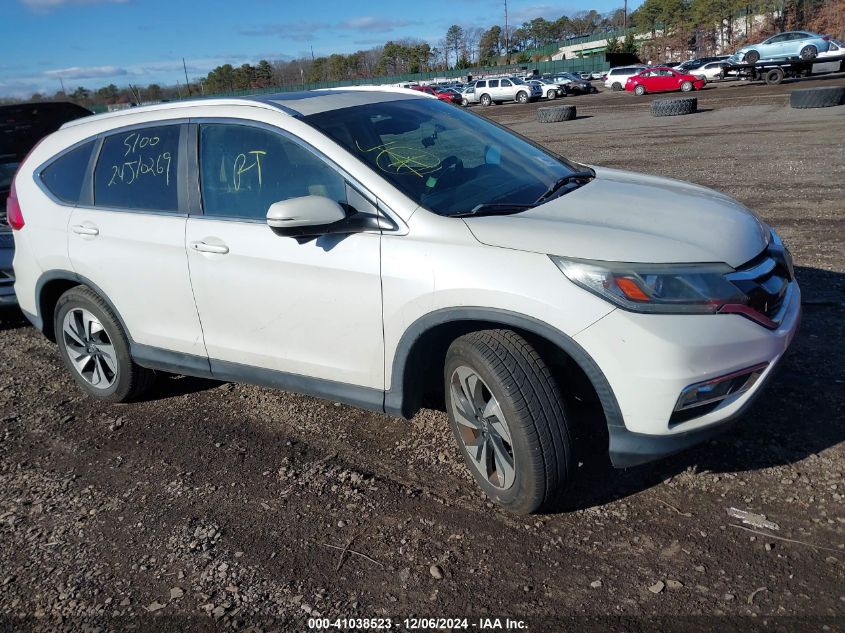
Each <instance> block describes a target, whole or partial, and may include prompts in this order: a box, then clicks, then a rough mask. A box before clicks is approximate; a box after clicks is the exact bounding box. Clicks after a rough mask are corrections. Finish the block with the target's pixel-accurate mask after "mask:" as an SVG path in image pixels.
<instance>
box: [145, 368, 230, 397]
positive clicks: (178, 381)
mask: <svg viewBox="0 0 845 633" xmlns="http://www.w3.org/2000/svg"><path fill="white" fill-rule="evenodd" d="M156 373H157V375H156V381H155V384H154V385H153V386H152V388H151V389H150V390H149V391H148V392H147V393H145V394H144V396H143V399H144V400H145V401H152V400H167V399H168V398H178V397H179V396H187V395H189V394H192V393H199V392H200V391H208V390H210V389H216V388H217V387H219V386H220V385H223V384H225V383H224V382H221V381H219V380H212V379H210V378H195V377H194V376H180V375H177V374H167V373H163V372H156Z"/></svg>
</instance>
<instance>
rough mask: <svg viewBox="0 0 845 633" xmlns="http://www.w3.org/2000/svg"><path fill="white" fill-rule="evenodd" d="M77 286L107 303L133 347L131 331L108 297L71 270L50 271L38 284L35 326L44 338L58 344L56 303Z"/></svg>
mask: <svg viewBox="0 0 845 633" xmlns="http://www.w3.org/2000/svg"><path fill="white" fill-rule="evenodd" d="M75 286H87V287H88V288H90V289H91V290H92V291H93V292H95V293H97V295H98V296H99V297H100V298H101V299H102V300H103V301H105V302H106V305H108V306H109V309H110V310H111V311H112V313H113V314H114V316H115V318H117V320H118V322H119V323H120V327H122V328H123V332H124V333H125V334H126V338H127V339H129V343H130V345H132V344H133V341H132V336H131V335H130V334H129V329H128V328H127V327H126V323H125V322H124V321H123V317H121V316H120V312H119V311H118V310H117V308H115V306H114V304H113V303H112V302H111V300H110V299H109V298H108V295H106V293H105V292H103V290H102V289H101V288H100V287H99V286H97V285H96V284H95V283H94V282H92V281H91V280H90V279H88V278H87V277H84V276H82V275H79V274H77V273H75V272H73V271H70V270H50V271H47V272H44V273H42V274H41V276H40V277H39V278H38V282H37V283H36V286H35V301H36V305H37V306H38V315H37V321H38V322H40V323H35V326H36V327H38V329H40V330H41V332H42V333H43V334H44V336H46V337H47V338H48V339H49V340H50V341H52V342H54V343H55V342H56V332H55V328H54V324H53V317H54V316H55V310H56V303H57V302H58V300H59V297H61V296H62V295H63V294H64V293H65V292H67V291H68V290H70V289H71V288H73V287H75Z"/></svg>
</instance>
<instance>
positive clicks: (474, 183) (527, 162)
mask: <svg viewBox="0 0 845 633" xmlns="http://www.w3.org/2000/svg"><path fill="white" fill-rule="evenodd" d="M304 120H305V121H306V122H308V123H309V124H311V125H313V126H314V127H315V128H317V129H318V130H320V131H322V132H323V133H324V134H326V135H327V136H329V137H330V138H332V139H333V140H334V141H336V142H337V143H338V144H340V145H341V146H342V147H343V148H344V149H346V150H348V151H349V152H351V153H352V155H354V156H355V157H357V158H358V159H360V160H362V161H363V162H365V163H366V164H367V165H369V166H370V167H371V168H372V169H373V170H375V171H376V172H378V173H379V174H380V175H381V176H382V177H383V178H385V179H386V180H387V181H388V182H390V183H391V184H392V185H394V186H395V187H396V188H397V189H399V190H400V191H402V192H403V193H404V194H405V195H407V196H408V197H409V198H411V199H412V200H414V201H415V202H416V203H417V204H420V205H422V206H424V207H426V208H428V209H430V210H432V211H434V212H435V213H438V214H440V215H446V216H449V215H454V214H461V213H468V212H470V211H472V210H473V209H476V208H477V207H479V205H526V206H530V205H531V204H533V203H535V202H536V201H537V200H538V198H540V196H542V195H543V194H544V193H546V192H547V191H548V190H549V188H550V187H551V186H553V185H554V184H555V183H556V182H558V181H559V180H560V179H561V178H562V177H564V176H567V175H568V174H571V173H573V172H575V171H577V167H576V166H574V165H573V164H571V163H569V162H567V161H566V160H564V159H562V158H560V157H558V156H554V155H553V154H551V153H548V152H546V151H545V150H542V149H540V148H539V147H537V146H535V145H533V144H532V143H530V142H528V141H527V140H524V139H522V138H520V137H519V136H516V135H514V134H512V133H510V132H508V131H506V130H504V129H503V128H500V127H499V126H497V125H495V124H493V123H491V122H490V121H488V120H486V119H484V118H482V117H480V116H477V115H475V114H472V113H469V112H466V111H464V110H462V109H459V108H455V107H454V106H452V105H451V104H447V103H442V102H440V101H436V100H434V99H405V100H400V101H389V102H384V103H374V104H368V105H362V106H353V107H349V108H343V109H339V110H331V111H327V112H321V113H318V114H312V115H310V116H306V117H304Z"/></svg>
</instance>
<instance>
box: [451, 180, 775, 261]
mask: <svg viewBox="0 0 845 633" xmlns="http://www.w3.org/2000/svg"><path fill="white" fill-rule="evenodd" d="M595 171H596V178H594V179H593V180H592V181H590V182H589V183H588V184H586V185H584V186H582V187H580V188H578V189H576V190H574V191H572V192H571V193H568V194H565V195H562V196H560V197H558V198H555V199H553V200H551V201H549V202H547V203H545V204H543V205H541V206H539V207H535V208H533V209H529V210H527V211H523V212H521V213H517V214H514V215H501V216H486V217H485V216H482V217H476V218H473V217H469V218H464V221H465V222H466V224H467V226H468V227H469V229H470V231H472V233H473V235H474V236H475V238H476V239H477V240H478V241H479V242H481V243H482V244H487V245H489V246H498V247H502V248H511V249H516V250H522V251H530V252H536V253H546V254H549V255H563V256H566V257H575V258H582V259H594V260H600V261H619V262H649V263H679V262H724V263H727V264H729V265H730V266H733V267H737V266H739V265H741V264H744V263H745V262H747V261H749V260H750V259H752V258H754V257H755V256H756V255H758V254H759V253H760V252H761V251H762V250H763V249H764V248H765V247H766V245H767V243H768V239H769V229H768V227H766V225H765V224H763V222H762V221H760V220H759V219H758V218H757V216H756V215H754V213H753V212H752V211H750V210H749V209H747V208H746V207H744V206H743V205H742V204H740V203H739V202H737V201H736V200H734V199H733V198H731V197H729V196H726V195H724V194H722V193H719V192H717V191H713V190H712V189H708V188H706V187H701V186H698V185H693V184H690V183H686V182H681V181H678V180H672V179H669V178H661V177H658V176H647V175H644V174H636V173H632V172H627V171H621V170H617V169H606V168H600V167H597V168H595Z"/></svg>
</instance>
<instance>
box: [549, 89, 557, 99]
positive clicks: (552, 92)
mask: <svg viewBox="0 0 845 633" xmlns="http://www.w3.org/2000/svg"><path fill="white" fill-rule="evenodd" d="M546 99H548V100H549V101H554V100H555V99H557V90H549V91H548V92H547V93H546Z"/></svg>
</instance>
